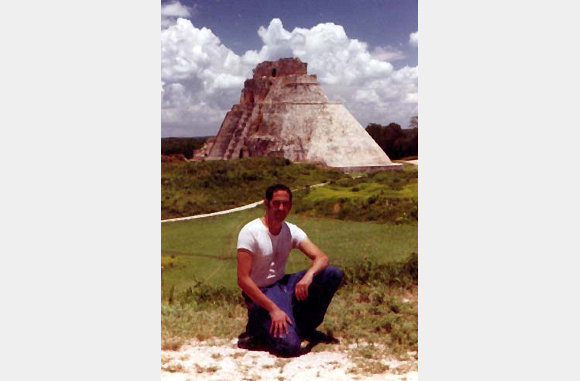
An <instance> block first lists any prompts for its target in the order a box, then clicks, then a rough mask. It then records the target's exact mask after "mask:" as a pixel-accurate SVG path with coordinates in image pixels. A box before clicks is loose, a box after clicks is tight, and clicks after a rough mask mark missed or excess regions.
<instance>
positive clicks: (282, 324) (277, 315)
mask: <svg viewBox="0 0 580 381" xmlns="http://www.w3.org/2000/svg"><path fill="white" fill-rule="evenodd" d="M270 317H271V318H272V324H271V325H270V333H271V334H272V336H274V337H283V336H284V334H286V335H287V334H288V326H287V325H286V322H288V323H289V324H290V325H292V320H290V317H288V315H286V312H284V311H282V310H281V309H279V308H277V309H275V310H273V311H272V312H270Z"/></svg>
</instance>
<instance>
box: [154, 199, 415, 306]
mask: <svg viewBox="0 0 580 381" xmlns="http://www.w3.org/2000/svg"><path fill="white" fill-rule="evenodd" d="M263 214H264V209H263V207H262V206H260V207H256V208H254V209H249V210H246V211H242V212H237V213H231V214H226V215H221V216H215V217H209V218H203V219H196V220H189V221H182V222H169V223H164V224H162V226H161V265H162V266H163V277H162V282H163V285H162V295H163V296H164V298H165V299H167V297H168V296H167V293H168V292H169V290H170V289H171V288H172V287H173V288H174V292H182V291H184V290H185V289H187V288H188V287H191V286H193V285H195V284H196V283H197V282H199V281H202V282H203V283H204V284H207V285H211V286H224V287H226V288H229V289H236V290H237V287H238V286H237V281H236V243H237V237H238V233H239V231H240V229H241V228H242V226H243V225H244V224H246V223H247V222H249V221H250V220H252V219H254V218H257V217H259V216H261V215H263ZM287 220H288V221H289V222H292V223H295V224H297V225H298V226H300V227H301V228H302V229H303V230H304V231H305V232H306V233H307V234H308V235H309V237H310V239H311V240H312V241H313V242H315V243H316V244H317V245H318V246H319V247H320V248H321V249H322V250H323V251H324V252H326V253H327V254H328V255H329V256H330V258H331V262H332V263H333V264H337V265H340V266H349V265H353V264H355V263H358V262H360V261H361V260H364V259H369V260H373V261H376V262H377V263H386V262H401V261H403V260H405V259H406V258H407V257H408V256H409V254H411V253H413V252H417V226H416V225H393V224H379V223H369V222H350V221H342V220H336V219H321V218H309V217H306V216H301V215H292V214H291V215H290V216H289V217H288V219H287ZM369 237H375V239H369ZM378 237H380V238H378ZM377 238H378V239H377ZM308 263H309V260H308V258H306V256H305V255H304V254H302V253H301V252H300V251H298V250H293V251H292V252H291V254H290V259H289V261H288V264H287V268H286V270H287V271H288V272H295V271H298V270H301V269H303V268H305V267H306V266H308Z"/></svg>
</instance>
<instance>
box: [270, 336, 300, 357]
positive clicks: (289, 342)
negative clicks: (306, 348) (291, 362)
mask: <svg viewBox="0 0 580 381" xmlns="http://www.w3.org/2000/svg"><path fill="white" fill-rule="evenodd" d="M300 344H301V341H300V337H299V336H298V335H297V334H296V333H295V332H292V333H290V334H288V335H286V336H284V337H280V338H274V339H273V345H272V348H271V352H272V353H273V354H276V355H279V356H282V357H295V356H298V355H299V354H300Z"/></svg>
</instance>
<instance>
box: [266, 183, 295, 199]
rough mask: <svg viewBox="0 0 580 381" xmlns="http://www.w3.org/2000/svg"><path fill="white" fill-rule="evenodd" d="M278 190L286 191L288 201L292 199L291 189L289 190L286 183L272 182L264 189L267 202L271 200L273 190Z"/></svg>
mask: <svg viewBox="0 0 580 381" xmlns="http://www.w3.org/2000/svg"><path fill="white" fill-rule="evenodd" d="M279 190H283V191H286V192H288V194H289V195H290V201H292V191H291V190H290V188H288V187H287V186H286V185H284V184H274V185H271V186H269V187H268V189H266V199H267V200H268V202H270V201H272V197H273V196H274V192H276V191H279Z"/></svg>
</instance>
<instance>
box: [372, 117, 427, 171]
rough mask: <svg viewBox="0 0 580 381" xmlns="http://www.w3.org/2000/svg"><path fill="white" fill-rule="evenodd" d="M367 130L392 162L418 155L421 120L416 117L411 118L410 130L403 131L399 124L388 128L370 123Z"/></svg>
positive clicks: (389, 125) (393, 124)
mask: <svg viewBox="0 0 580 381" xmlns="http://www.w3.org/2000/svg"><path fill="white" fill-rule="evenodd" d="M365 130H366V132H368V134H369V135H370V136H371V137H372V138H373V139H374V141H375V142H377V144H378V145H379V147H381V148H382V149H383V151H385V153H386V154H387V156H388V157H389V158H390V159H391V160H397V159H402V158H405V157H409V156H417V155H418V152H419V151H418V148H419V119H418V117H416V116H414V117H412V118H411V122H410V123H409V128H404V129H403V128H401V125H399V124H397V123H389V124H388V125H387V126H382V125H380V124H377V123H370V124H369V125H368V126H367V127H366V128H365Z"/></svg>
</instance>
